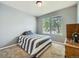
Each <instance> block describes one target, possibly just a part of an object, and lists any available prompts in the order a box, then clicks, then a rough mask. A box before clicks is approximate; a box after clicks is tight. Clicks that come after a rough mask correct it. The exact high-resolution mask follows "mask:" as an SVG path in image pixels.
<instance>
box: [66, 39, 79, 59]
mask: <svg viewBox="0 0 79 59" xmlns="http://www.w3.org/2000/svg"><path fill="white" fill-rule="evenodd" d="M65 56H66V57H68V58H71V57H78V58H79V43H73V41H72V39H67V41H66V45H65Z"/></svg>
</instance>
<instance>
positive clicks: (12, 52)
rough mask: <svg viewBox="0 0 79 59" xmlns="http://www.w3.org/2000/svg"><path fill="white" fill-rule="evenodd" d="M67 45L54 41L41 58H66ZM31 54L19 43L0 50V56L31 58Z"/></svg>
mask: <svg viewBox="0 0 79 59" xmlns="http://www.w3.org/2000/svg"><path fill="white" fill-rule="evenodd" d="M64 55H65V47H64V45H61V44H57V43H52V46H50V47H49V48H48V49H47V50H46V51H45V52H44V53H43V54H42V55H41V56H40V58H64ZM29 57H30V55H28V54H27V52H25V51H24V50H23V49H21V48H20V47H19V46H18V45H15V46H12V47H9V48H6V49H3V50H0V58H29Z"/></svg>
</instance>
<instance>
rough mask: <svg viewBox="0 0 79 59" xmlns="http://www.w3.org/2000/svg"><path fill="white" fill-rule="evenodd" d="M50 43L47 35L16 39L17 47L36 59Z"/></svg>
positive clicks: (23, 36) (24, 36) (26, 36)
mask: <svg viewBox="0 0 79 59" xmlns="http://www.w3.org/2000/svg"><path fill="white" fill-rule="evenodd" d="M50 43H51V38H50V36H47V35H21V36H19V37H18V44H19V46H21V48H23V49H24V50H25V51H27V53H29V54H30V55H32V56H33V55H34V57H38V56H39V55H40V54H41V53H40V52H41V51H44V49H47V47H48V45H49V44H50Z"/></svg>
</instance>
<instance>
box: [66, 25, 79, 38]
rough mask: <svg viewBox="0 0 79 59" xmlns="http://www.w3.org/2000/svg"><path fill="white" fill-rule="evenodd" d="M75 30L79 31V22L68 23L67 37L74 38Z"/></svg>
mask: <svg viewBox="0 0 79 59" xmlns="http://www.w3.org/2000/svg"><path fill="white" fill-rule="evenodd" d="M75 31H76V32H78V33H79V24H67V25H66V32H67V38H72V33H74V32H75Z"/></svg>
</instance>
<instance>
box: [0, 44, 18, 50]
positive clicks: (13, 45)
mask: <svg viewBox="0 0 79 59" xmlns="http://www.w3.org/2000/svg"><path fill="white" fill-rule="evenodd" d="M15 45H17V44H12V45H9V46H5V47H2V48H0V50H3V49H6V48H9V47H12V46H15Z"/></svg>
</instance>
